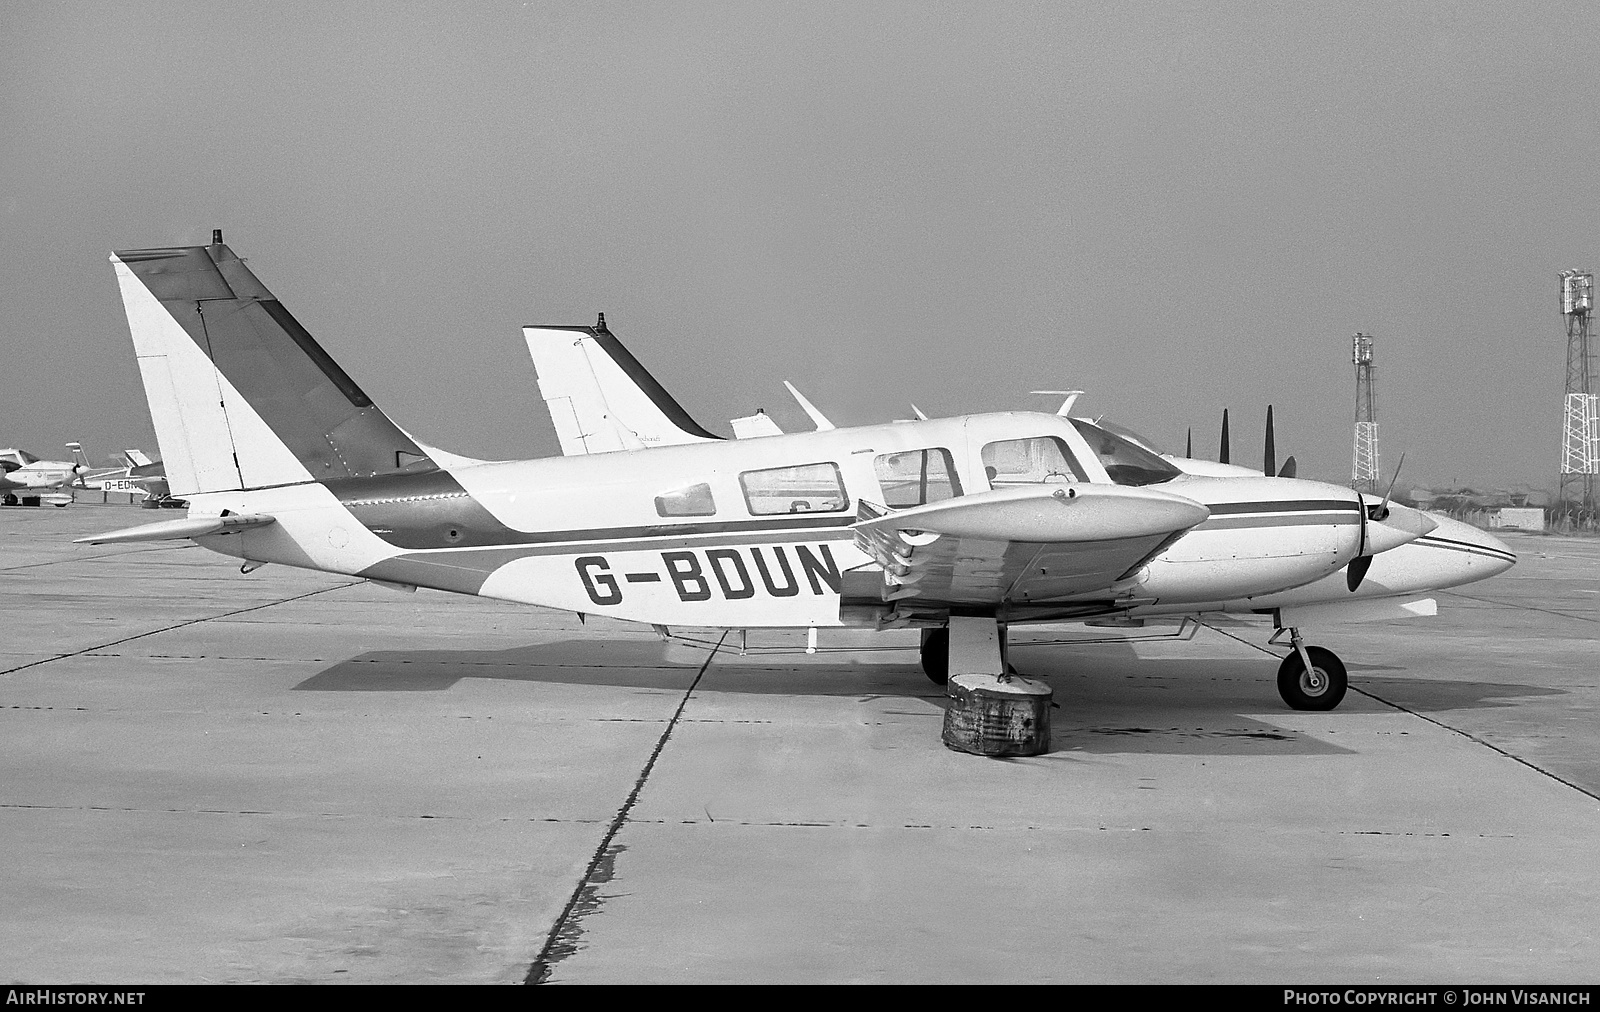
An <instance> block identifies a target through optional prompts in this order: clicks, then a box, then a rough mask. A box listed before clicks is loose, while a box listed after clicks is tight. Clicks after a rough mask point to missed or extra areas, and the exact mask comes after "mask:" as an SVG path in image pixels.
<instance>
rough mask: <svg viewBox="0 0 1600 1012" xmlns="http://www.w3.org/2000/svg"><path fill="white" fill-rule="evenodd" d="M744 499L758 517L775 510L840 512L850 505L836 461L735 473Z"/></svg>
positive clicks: (773, 512) (771, 513)
mask: <svg viewBox="0 0 1600 1012" xmlns="http://www.w3.org/2000/svg"><path fill="white" fill-rule="evenodd" d="M739 485H740V487H742V488H743V489H744V501H745V502H746V503H747V504H749V506H750V512H751V513H752V514H754V515H756V516H758V517H764V516H771V515H773V514H775V513H842V512H843V511H844V510H846V509H848V508H849V506H850V497H849V496H847V495H845V491H844V479H843V478H841V477H840V476H839V465H838V464H801V465H800V466H798V467H773V468H768V469H767V470H765V471H746V472H744V473H743V474H741V475H739Z"/></svg>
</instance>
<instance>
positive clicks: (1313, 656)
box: [1278, 629, 1350, 710]
mask: <svg viewBox="0 0 1600 1012" xmlns="http://www.w3.org/2000/svg"><path fill="white" fill-rule="evenodd" d="M1290 634H1291V636H1292V638H1293V641H1294V652H1293V653H1291V654H1290V655H1289V656H1288V657H1285V658H1284V659H1283V663H1282V664H1280V665H1278V695H1280V696H1282V697H1283V701H1284V702H1285V703H1288V704H1289V709H1291V710H1331V709H1333V708H1334V707H1336V706H1338V705H1339V703H1340V701H1342V700H1343V699H1344V694H1345V690H1346V689H1348V688H1349V687H1350V679H1349V676H1348V675H1347V674H1346V673H1345V670H1344V663H1343V662H1342V661H1340V660H1339V657H1338V655H1337V654H1335V653H1334V652H1333V651H1332V650H1327V649H1324V648H1322V647H1308V646H1306V645H1305V641H1304V640H1302V639H1301V638H1300V631H1299V630H1298V629H1292V630H1290Z"/></svg>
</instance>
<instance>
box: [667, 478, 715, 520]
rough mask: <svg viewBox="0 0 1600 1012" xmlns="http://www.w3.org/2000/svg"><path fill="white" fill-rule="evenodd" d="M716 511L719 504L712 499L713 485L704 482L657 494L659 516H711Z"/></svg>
mask: <svg viewBox="0 0 1600 1012" xmlns="http://www.w3.org/2000/svg"><path fill="white" fill-rule="evenodd" d="M716 512H717V504H716V503H715V502H713V501H712V499H711V486H710V485H707V484H705V483H704V482H701V483H700V484H699V485H690V486H689V487H688V488H679V489H673V490H672V491H671V492H663V493H661V494H660V495H658V496H656V515H657V516H663V517H709V516H711V515H712V514H714V513H716Z"/></svg>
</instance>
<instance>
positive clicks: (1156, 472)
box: [1072, 418, 1183, 485]
mask: <svg viewBox="0 0 1600 1012" xmlns="http://www.w3.org/2000/svg"><path fill="white" fill-rule="evenodd" d="M1072 424H1073V426H1075V427H1076V428H1077V430H1078V434H1079V435H1081V436H1083V439H1084V442H1086V443H1088V444H1089V449H1091V450H1093V451H1094V453H1095V456H1097V457H1099V458H1100V463H1101V464H1102V465H1104V466H1105V469H1106V474H1107V475H1108V476H1109V477H1110V478H1111V480H1112V481H1114V482H1116V483H1117V484H1118V485H1154V484H1157V483H1159V482H1163V481H1171V480H1172V479H1174V478H1176V477H1178V476H1179V475H1181V474H1182V473H1183V472H1182V471H1180V470H1178V469H1177V468H1176V467H1174V466H1172V465H1171V464H1169V463H1168V462H1167V461H1165V460H1162V459H1161V458H1160V457H1159V456H1157V455H1156V454H1154V453H1151V452H1150V451H1149V450H1146V449H1145V448H1144V447H1142V446H1139V445H1138V444H1136V443H1134V442H1133V441H1132V440H1131V439H1124V438H1123V437H1122V436H1119V435H1117V434H1116V433H1115V432H1112V431H1110V430H1109V429H1105V428H1102V427H1101V426H1099V425H1095V424H1093V423H1091V422H1086V421H1084V420H1082V419H1081V418H1074V419H1073V420H1072Z"/></svg>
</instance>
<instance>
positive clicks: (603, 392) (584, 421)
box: [522, 314, 720, 457]
mask: <svg viewBox="0 0 1600 1012" xmlns="http://www.w3.org/2000/svg"><path fill="white" fill-rule="evenodd" d="M522 336H523V339H524V340H525V341H527V343H528V354H530V355H531V356H532V357H533V367H534V370H535V371H536V372H537V373H538V374H539V392H540V394H541V395H542V396H543V397H544V401H545V404H546V405H547V406H548V407H549V409H550V420H551V422H553V423H554V424H555V428H556V437H557V438H558V439H560V441H561V452H562V454H564V455H566V456H569V457H570V456H574V455H579V454H585V453H605V452H608V451H611V450H630V449H639V448H641V447H649V446H671V445H675V444H679V443H701V442H707V441H709V440H714V439H718V438H720V437H718V436H716V435H714V434H713V433H710V432H707V431H706V430H705V429H704V428H702V427H701V426H700V424H699V423H698V422H696V421H695V420H694V419H693V418H691V417H690V416H689V413H688V412H687V411H685V410H684V409H683V405H681V404H679V403H678V402H677V401H676V400H674V399H673V397H672V395H671V394H669V393H667V391H666V389H665V388H664V387H662V386H661V384H660V383H659V382H657V381H656V378H655V377H654V376H651V375H650V373H649V372H648V371H647V370H646V369H645V367H644V366H643V365H641V364H639V360H638V359H636V358H634V357H633V355H632V354H631V353H629V351H628V349H627V348H625V347H623V345H622V342H621V341H619V340H617V338H616V336H615V335H614V334H612V333H611V332H610V331H609V330H607V329H606V318H605V315H604V314H601V316H600V319H599V322H597V323H596V324H595V326H593V327H523V328H522Z"/></svg>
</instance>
